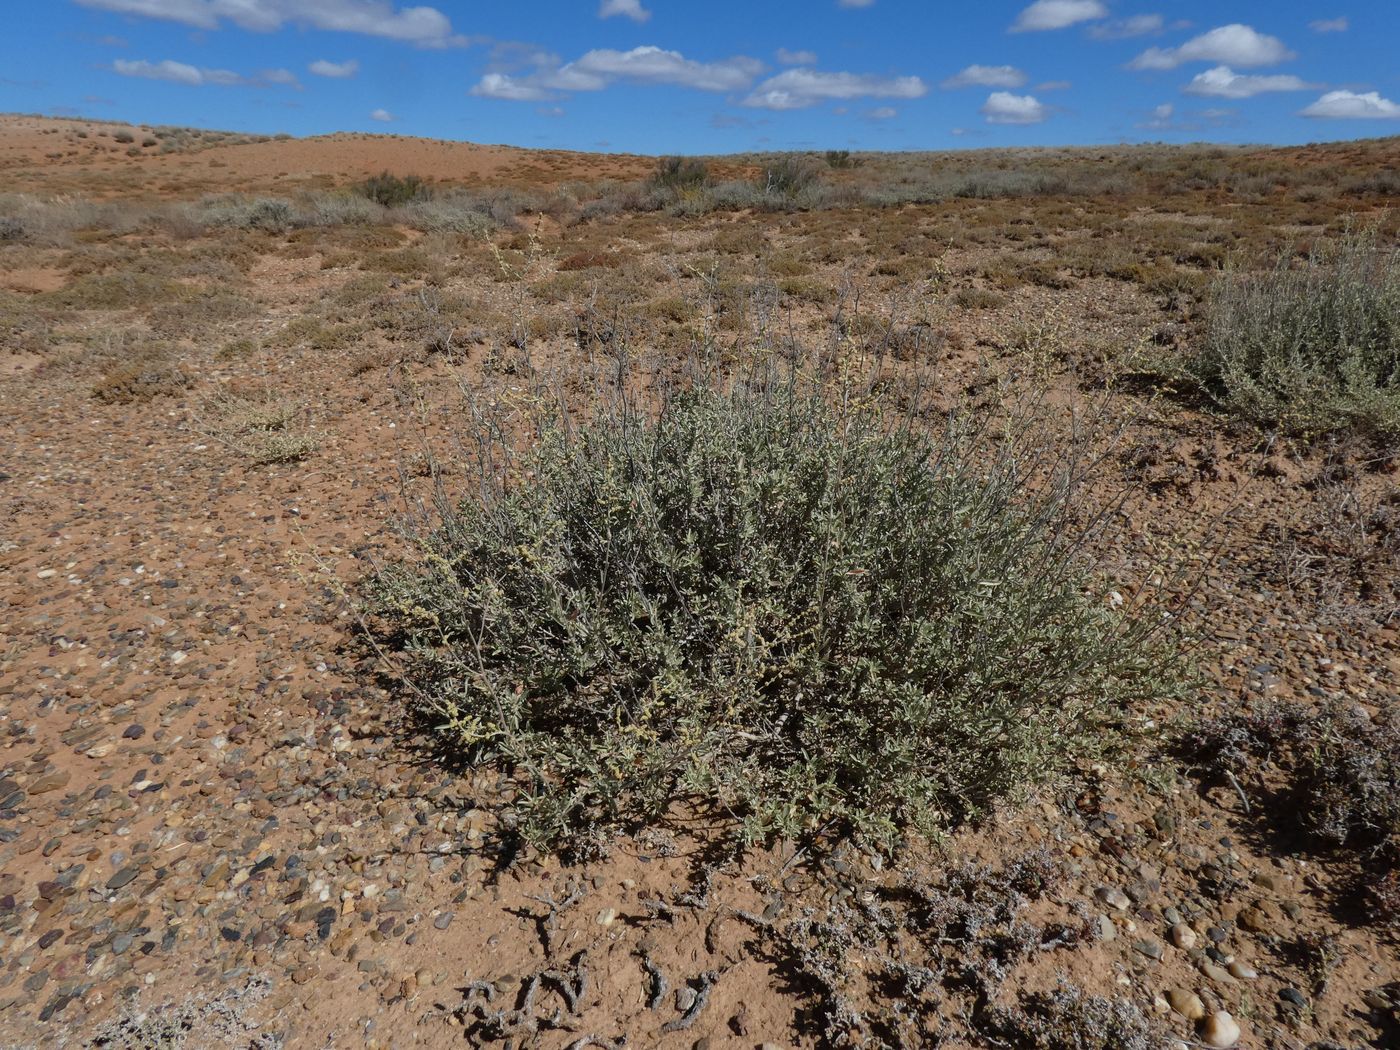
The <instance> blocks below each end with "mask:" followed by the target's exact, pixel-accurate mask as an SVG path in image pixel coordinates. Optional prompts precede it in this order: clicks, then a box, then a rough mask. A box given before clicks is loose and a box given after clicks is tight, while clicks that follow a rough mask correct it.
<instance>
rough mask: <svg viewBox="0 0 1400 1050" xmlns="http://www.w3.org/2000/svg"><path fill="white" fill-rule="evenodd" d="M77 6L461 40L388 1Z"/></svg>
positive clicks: (112, 1) (89, 2) (256, 27)
mask: <svg viewBox="0 0 1400 1050" xmlns="http://www.w3.org/2000/svg"><path fill="white" fill-rule="evenodd" d="M76 2H77V3H78V4H79V5H81V6H83V7H90V8H95V9H97V10H100V11H114V12H116V13H118V14H124V15H136V16H138V17H142V18H158V19H162V20H164V21H167V22H179V23H181V24H182V25H187V26H193V27H194V28H196V29H218V28H220V27H221V26H222V25H223V24H224V22H225V21H228V22H231V23H233V24H234V25H236V26H238V27H239V28H240V29H247V30H251V31H253V32H258V33H270V32H272V31H274V30H277V29H281V28H282V27H283V26H284V25H286V24H288V23H291V24H293V25H300V26H308V27H310V28H312V29H328V30H332V31H334V32H340V33H360V34H363V35H365V36H376V37H383V38H384V39H387V40H398V41H401V42H403V43H409V44H417V45H418V46H420V47H459V46H462V45H465V44H466V43H467V39H466V37H464V36H461V35H459V34H457V33H454V32H453V30H452V21H451V19H449V18H448V17H447V16H446V15H445V14H443V13H442V12H441V11H439V10H438V9H437V8H435V7H403V8H400V7H398V6H396V5H395V4H394V3H391V2H390V0H76Z"/></svg>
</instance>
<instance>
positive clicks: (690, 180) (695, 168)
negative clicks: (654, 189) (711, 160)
mask: <svg viewBox="0 0 1400 1050" xmlns="http://www.w3.org/2000/svg"><path fill="white" fill-rule="evenodd" d="M651 183H652V185H653V186H659V187H663V188H665V189H671V190H697V189H700V188H701V187H703V186H708V185H709V183H710V168H709V165H707V164H706V163H705V162H704V161H703V160H701V159H700V158H699V157H659V158H657V161H656V170H655V171H654V172H652V176H651Z"/></svg>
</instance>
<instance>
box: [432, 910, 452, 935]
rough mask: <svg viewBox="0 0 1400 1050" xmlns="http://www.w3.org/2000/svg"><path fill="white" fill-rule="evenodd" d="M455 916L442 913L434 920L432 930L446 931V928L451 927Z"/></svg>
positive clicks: (450, 913) (447, 912)
mask: <svg viewBox="0 0 1400 1050" xmlns="http://www.w3.org/2000/svg"><path fill="white" fill-rule="evenodd" d="M455 915H456V913H455V912H450V911H445V912H443V913H442V914H441V915H439V916H438V917H437V918H436V919H434V920H433V928H434V929H436V930H445V929H447V927H449V926H451V925H452V919H453V918H454V916H455Z"/></svg>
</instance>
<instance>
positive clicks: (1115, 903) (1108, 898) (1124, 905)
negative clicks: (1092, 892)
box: [1096, 886, 1133, 911]
mask: <svg viewBox="0 0 1400 1050" xmlns="http://www.w3.org/2000/svg"><path fill="white" fill-rule="evenodd" d="M1096 896H1097V897H1098V898H1099V900H1101V901H1103V902H1104V903H1105V904H1107V905H1108V906H1109V907H1110V908H1112V909H1114V910H1115V911H1127V910H1128V909H1129V908H1131V907H1132V904H1133V902H1132V901H1130V900H1129V899H1128V895H1127V894H1126V893H1124V892H1123V891H1122V890H1120V889H1118V888H1117V887H1116V886H1100V887H1099V888H1098V890H1097V891H1096Z"/></svg>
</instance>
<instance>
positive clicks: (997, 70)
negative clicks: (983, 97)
mask: <svg viewBox="0 0 1400 1050" xmlns="http://www.w3.org/2000/svg"><path fill="white" fill-rule="evenodd" d="M1025 82H1026V74H1024V73H1022V72H1021V71H1020V70H1019V69H1017V68H1016V67H1015V66H977V65H972V66H968V67H967V68H966V69H964V70H963V71H962V72H961V73H956V74H954V75H953V76H951V77H949V78H948V79H947V80H945V81H943V84H942V87H944V88H946V89H949V90H952V89H954V88H963V87H999V88H1018V87H1021V86H1022V85H1023V84H1024V83H1025Z"/></svg>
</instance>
